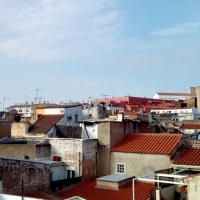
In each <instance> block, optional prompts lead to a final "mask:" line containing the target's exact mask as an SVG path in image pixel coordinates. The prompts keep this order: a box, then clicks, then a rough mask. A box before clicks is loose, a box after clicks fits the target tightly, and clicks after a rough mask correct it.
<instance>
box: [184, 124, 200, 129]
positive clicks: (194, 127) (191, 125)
mask: <svg viewBox="0 0 200 200" xmlns="http://www.w3.org/2000/svg"><path fill="white" fill-rule="evenodd" d="M180 129H196V130H199V129H200V124H183V125H182V126H181V127H180Z"/></svg>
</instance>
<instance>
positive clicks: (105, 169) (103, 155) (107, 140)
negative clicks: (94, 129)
mask: <svg viewBox="0 0 200 200" xmlns="http://www.w3.org/2000/svg"><path fill="white" fill-rule="evenodd" d="M138 126H139V123H138V122H132V121H129V120H127V121H122V122H106V123H102V124H99V125H98V134H97V138H98V153H97V164H98V165H97V176H106V175H109V174H111V168H110V166H111V153H110V150H111V149H112V148H113V147H114V146H115V145H116V144H117V143H118V142H119V141H121V140H122V139H123V138H124V137H125V136H126V135H127V134H128V133H135V132H138V130H139V128H138Z"/></svg>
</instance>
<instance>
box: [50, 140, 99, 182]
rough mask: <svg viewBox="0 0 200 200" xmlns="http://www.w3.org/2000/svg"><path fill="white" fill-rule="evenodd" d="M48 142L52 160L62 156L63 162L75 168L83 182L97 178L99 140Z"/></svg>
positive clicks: (76, 173)
mask: <svg viewBox="0 0 200 200" xmlns="http://www.w3.org/2000/svg"><path fill="white" fill-rule="evenodd" d="M48 141H49V143H50V144H51V158H52V159H53V157H54V156H60V157H61V161H64V162H65V163H66V164H67V165H70V166H72V167H75V176H79V174H80V175H81V176H82V179H83V180H84V179H90V178H93V177H94V175H95V176H96V153H97V140H95V139H91V140H81V139H48ZM79 155H80V157H79ZM79 159H80V161H79Z"/></svg>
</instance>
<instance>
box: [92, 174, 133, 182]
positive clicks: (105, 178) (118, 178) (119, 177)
mask: <svg viewBox="0 0 200 200" xmlns="http://www.w3.org/2000/svg"><path fill="white" fill-rule="evenodd" d="M133 177H135V176H130V175H124V174H110V175H107V176H102V177H100V178H97V179H96V180H98V181H112V182H119V181H123V180H126V179H129V178H133Z"/></svg>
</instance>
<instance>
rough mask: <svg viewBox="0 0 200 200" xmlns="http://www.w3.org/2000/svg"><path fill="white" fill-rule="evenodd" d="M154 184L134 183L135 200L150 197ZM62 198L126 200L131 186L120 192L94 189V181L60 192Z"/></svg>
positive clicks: (130, 192) (130, 196) (129, 197)
mask: <svg viewBox="0 0 200 200" xmlns="http://www.w3.org/2000/svg"><path fill="white" fill-rule="evenodd" d="M154 187H155V184H153V183H146V182H139V181H136V182H135V200H146V199H148V198H149V197H150V192H151V190H152V189H154ZM59 196H60V197H62V198H70V197H73V196H79V197H82V198H85V199H87V200H94V199H95V200H105V199H108V200H125V199H126V200H128V199H132V197H133V196H132V184H129V185H128V186H125V187H124V188H122V189H120V190H111V189H102V188H96V181H95V180H94V181H90V182H88V183H85V184H83V185H79V186H77V187H76V188H74V189H71V190H67V191H64V192H61V193H60V194H59Z"/></svg>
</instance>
